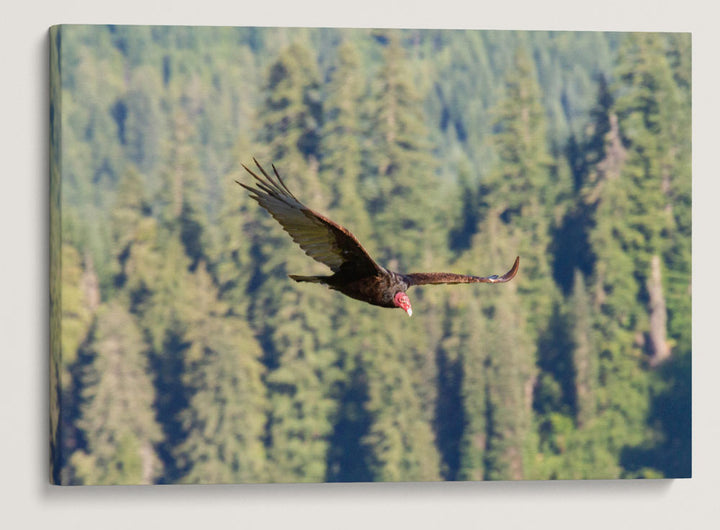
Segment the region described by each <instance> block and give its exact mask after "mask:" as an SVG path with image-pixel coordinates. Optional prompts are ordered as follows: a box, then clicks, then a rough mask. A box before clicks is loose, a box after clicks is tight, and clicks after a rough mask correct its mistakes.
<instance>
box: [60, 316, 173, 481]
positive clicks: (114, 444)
mask: <svg viewBox="0 0 720 530" xmlns="http://www.w3.org/2000/svg"><path fill="white" fill-rule="evenodd" d="M90 352H91V353H90V355H91V360H90V361H89V363H88V365H87V367H86V369H85V370H84V373H83V376H82V383H83V391H82V397H83V403H82V404H81V406H80V411H81V418H80V420H79V421H78V425H79V427H80V429H81V430H82V434H83V438H84V439H85V448H84V449H79V450H78V451H76V452H75V453H74V454H73V455H72V457H71V459H70V463H71V466H72V469H73V476H74V477H75V480H77V481H78V482H79V483H81V484H151V483H153V482H154V481H155V480H156V479H157V477H158V476H159V475H160V470H161V463H160V459H159V458H158V455H157V452H156V450H155V444H157V443H158V442H159V441H160V440H161V439H162V432H161V430H160V427H159V425H158V423H157V422H156V419H155V415H154V409H153V402H154V399H155V390H154V387H153V385H152V381H151V380H150V377H149V376H148V359H147V351H146V348H145V344H144V343H143V340H142V335H141V333H140V330H139V328H138V326H137V324H136V323H135V322H134V320H133V318H132V316H131V315H130V314H129V313H128V312H127V311H126V310H125V309H123V307H122V306H120V305H119V304H117V303H111V304H110V305H108V306H105V307H103V308H101V310H100V311H99V313H98V322H97V327H96V330H95V332H94V335H93V340H92V343H91V346H90Z"/></svg>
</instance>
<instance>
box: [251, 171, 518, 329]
mask: <svg viewBox="0 0 720 530" xmlns="http://www.w3.org/2000/svg"><path fill="white" fill-rule="evenodd" d="M255 164H256V165H257V167H258V169H259V170H260V173H261V174H262V176H260V175H258V174H256V173H255V172H253V171H251V170H250V169H248V168H247V167H246V166H243V167H245V169H246V170H247V171H248V173H250V174H251V175H252V176H253V177H254V178H255V180H256V186H257V187H255V188H253V187H250V186H247V185H245V184H243V183H242V182H238V184H240V186H242V187H243V188H245V189H247V190H248V191H249V192H250V193H251V197H252V198H253V199H255V200H256V201H257V202H258V203H259V204H260V206H262V207H263V208H265V209H266V210H267V211H268V212H269V213H270V215H272V216H273V217H274V218H275V219H276V220H277V221H278V222H279V223H280V225H281V226H282V227H283V228H284V229H285V231H286V232H287V233H288V234H290V237H292V239H293V241H295V242H296V243H297V244H298V245H299V246H300V248H302V249H303V250H304V251H305V253H306V254H307V255H308V256H310V257H311V258H313V259H315V260H317V261H319V262H320V263H323V264H325V265H327V266H328V267H330V269H331V270H332V271H333V273H334V274H332V275H329V276H297V275H292V274H291V275H290V277H291V278H292V279H293V280H295V281H298V282H312V283H321V284H324V285H327V286H328V287H330V288H331V289H334V290H336V291H339V292H341V293H343V294H344V295H346V296H349V297H350V298H354V299H356V300H360V301H363V302H367V303H368V304H372V305H376V306H381V307H400V308H402V309H403V310H404V311H406V312H407V313H408V315H412V308H411V306H410V300H409V298H408V297H407V295H406V294H405V293H406V291H407V290H408V289H409V288H410V287H412V286H413V285H428V284H441V283H504V282H508V281H510V280H512V279H513V278H514V277H515V275H516V274H517V271H518V268H519V264H520V258H516V259H515V263H514V264H513V266H512V268H511V269H510V270H509V271H508V272H507V273H505V274H504V275H502V276H497V275H493V276H471V275H466V274H453V273H447V272H420V273H411V274H400V273H397V272H393V271H391V270H388V269H385V268H383V267H381V266H380V265H378V264H377V263H375V261H374V260H373V259H372V258H371V257H370V255H369V254H368V253H367V251H366V250H365V249H364V248H363V247H362V245H361V244H360V242H359V241H358V240H357V238H356V237H355V236H354V235H353V234H352V233H351V232H350V231H349V230H347V229H346V228H343V227H342V226H340V225H338V224H337V223H334V222H333V221H331V220H330V219H328V218H327V217H325V216H323V215H321V214H319V213H317V212H315V211H313V210H311V209H310V208H308V207H306V206H305V205H303V204H302V203H301V202H300V201H299V200H298V199H297V198H296V197H295V196H294V195H293V194H292V193H291V192H290V190H289V189H288V188H287V186H285V183H284V182H283V180H282V179H281V178H280V175H279V174H278V172H277V170H276V169H275V166H273V172H274V176H271V175H269V174H268V173H267V172H266V171H265V170H264V169H263V168H262V166H260V164H258V162H257V160H255Z"/></svg>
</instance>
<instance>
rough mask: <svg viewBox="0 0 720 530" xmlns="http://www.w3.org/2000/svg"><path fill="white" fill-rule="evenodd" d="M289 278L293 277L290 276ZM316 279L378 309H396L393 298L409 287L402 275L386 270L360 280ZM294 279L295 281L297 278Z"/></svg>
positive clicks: (342, 277)
mask: <svg viewBox="0 0 720 530" xmlns="http://www.w3.org/2000/svg"><path fill="white" fill-rule="evenodd" d="M291 278H293V277H292V276H291ZM316 278H318V279H320V280H321V281H320V283H323V284H325V285H327V286H328V287H330V289H334V290H336V291H340V292H341V293H342V294H344V295H346V296H349V297H350V298H354V299H355V300H360V301H362V302H367V303H368V304H372V305H378V306H380V307H397V306H396V305H395V303H394V302H393V297H394V296H395V294H397V293H398V292H403V293H404V292H406V291H407V290H408V288H409V287H410V286H409V285H408V283H407V279H406V278H405V277H404V276H403V275H401V274H398V273H396V272H392V271H388V270H386V269H383V271H382V272H381V273H378V274H376V275H373V276H365V277H360V278H354V277H344V276H342V275H337V274H333V275H332V276H327V277H324V278H323V277H322V276H318V277H316ZM294 279H297V277H295V278H294ZM300 281H302V280H300Z"/></svg>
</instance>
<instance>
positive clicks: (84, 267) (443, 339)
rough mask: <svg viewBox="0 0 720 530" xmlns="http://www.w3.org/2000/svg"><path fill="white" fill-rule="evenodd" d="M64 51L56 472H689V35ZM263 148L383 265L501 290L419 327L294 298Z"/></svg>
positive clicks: (352, 33) (56, 211) (224, 34)
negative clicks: (253, 177)
mask: <svg viewBox="0 0 720 530" xmlns="http://www.w3.org/2000/svg"><path fill="white" fill-rule="evenodd" d="M52 42H53V46H52V49H53V61H52V69H53V70H52V72H51V73H52V80H53V85H52V87H51V96H52V98H53V102H52V106H51V110H52V115H51V131H52V134H53V136H52V147H53V154H54V156H53V157H52V158H51V175H52V181H51V182H52V190H53V192H54V193H55V195H53V198H54V199H53V202H52V212H51V219H52V220H53V223H54V225H55V226H56V227H58V228H59V227H60V226H61V227H62V230H61V231H60V230H57V231H54V232H53V235H52V245H53V247H52V252H51V257H52V260H53V269H52V270H53V271H54V274H53V276H52V278H51V289H52V304H51V305H52V307H53V318H52V322H53V328H52V333H53V342H52V345H53V364H52V367H53V376H52V377H51V380H52V381H53V386H52V401H53V407H54V408H53V413H52V415H51V418H52V422H51V429H52V431H53V436H54V438H53V463H54V468H53V477H54V480H56V481H58V482H62V483H73V484H96V483H103V484H104V483H123V484H126V483H173V482H185V483H218V482H220V483H231V482H303V481H310V482H317V481H416V480H485V479H489V480H495V479H558V478H629V477H684V476H689V475H690V472H691V467H690V462H691V460H690V449H691V444H690V394H691V392H690V369H691V327H690V317H691V314H690V307H691V304H690V292H691V276H690V275H691V246H690V242H691V222H690V219H691V215H690V214H691V211H690V209H691V193H690V192H691V176H690V156H691V146H690V90H691V87H690V78H691V76H690V38H689V36H688V35H680V34H602V33H547V32H534V33H529V32H493V31H489V32H474V31H434V30H429V31H419V30H405V31H391V30H385V31H370V30H338V29H322V30H321V29H318V30H309V29H257V28H189V27H115V26H102V27H101V26H96V27H92V26H64V27H62V28H61V29H60V30H59V31H53V40H52ZM253 156H255V157H257V158H258V160H260V161H261V162H263V163H265V164H267V165H269V164H270V162H272V163H274V164H275V165H276V167H277V168H278V170H279V171H280V172H281V174H283V176H284V178H285V180H286V182H287V184H288V185H289V186H290V188H291V189H293V190H294V192H295V193H296V194H297V195H298V197H300V198H301V199H302V200H303V201H304V202H305V203H306V204H308V205H309V206H311V207H313V208H315V209H317V210H319V211H321V212H324V213H326V214H328V215H329V216H330V217H332V218H333V219H335V220H337V221H338V222H340V223H342V224H343V225H345V226H347V227H348V228H350V229H351V230H352V231H353V232H354V233H355V234H356V235H357V236H358V238H359V239H360V240H361V241H362V242H363V244H364V245H365V246H366V248H367V249H368V250H369V251H370V252H371V254H373V255H374V256H375V257H376V258H377V259H378V261H379V262H380V263H381V264H383V265H385V266H387V267H389V268H394V269H397V270H402V271H405V272H414V271H430V270H446V271H454V272H461V273H472V274H483V275H484V274H491V273H502V272H504V271H505V270H506V269H507V267H508V266H509V265H510V264H511V263H512V260H513V259H514V257H515V256H516V255H520V256H521V269H520V273H519V275H518V277H517V278H516V279H515V280H514V281H513V282H511V283H508V284H504V285H479V286H477V285H476V286H445V287H429V288H418V289H414V290H412V291H411V292H410V296H411V297H412V299H413V308H414V311H415V313H414V316H413V317H412V318H411V319H408V318H407V316H406V315H405V314H404V313H403V312H401V311H391V310H386V309H381V308H377V307H373V306H369V305H365V304H362V303H359V302H356V301H354V300H351V299H348V298H345V297H342V296H341V295H339V294H337V293H333V292H331V291H329V290H327V289H324V288H322V287H319V286H316V285H308V284H296V283H294V282H292V281H291V280H289V279H288V277H287V274H288V273H296V274H315V273H322V271H323V268H322V267H321V266H320V265H319V264H317V263H314V262H313V261H312V260H310V259H309V258H307V256H305V255H304V254H303V253H302V251H301V250H300V249H299V248H297V247H296V246H295V245H294V244H293V243H292V241H291V240H290V238H289V237H287V234H285V233H284V232H283V231H282V230H281V228H280V227H279V226H278V225H277V223H276V222H275V221H274V220H273V219H272V218H271V217H270V216H269V215H268V214H267V213H266V212H265V211H264V210H261V209H260V208H259V207H258V205H257V204H256V203H254V202H253V201H251V200H250V199H249V197H248V195H247V193H245V192H244V190H242V189H241V188H239V187H238V186H237V185H236V184H235V183H234V182H233V180H235V179H243V180H247V179H248V175H247V174H245V173H244V170H243V169H242V167H241V164H243V163H245V164H248V163H252V162H251V161H252V157H253ZM60 183H61V185H60ZM56 383H57V385H56ZM58 406H59V407H60V408H59V409H58Z"/></svg>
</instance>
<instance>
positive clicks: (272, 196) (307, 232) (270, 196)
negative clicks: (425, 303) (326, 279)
mask: <svg viewBox="0 0 720 530" xmlns="http://www.w3.org/2000/svg"><path fill="white" fill-rule="evenodd" d="M253 161H254V162H255V164H256V165H257V167H258V169H259V170H260V173H262V175H258V174H257V173H255V172H253V171H252V170H250V169H249V168H248V167H247V166H245V165H243V167H244V168H245V170H246V171H247V172H248V173H250V174H251V175H252V176H253V177H255V180H256V182H255V185H256V187H251V186H247V185H245V184H243V183H242V182H238V181H235V182H237V183H238V184H240V186H242V187H243V188H245V189H246V190H248V191H249V192H250V196H251V197H252V198H253V199H255V200H256V201H257V202H258V204H260V206H262V207H263V208H265V209H266V210H267V211H268V212H270V215H272V216H273V217H274V218H275V220H276V221H277V222H278V223H280V224H281V225H282V227H283V228H284V229H285V231H286V232H287V233H288V234H290V237H292V239H293V241H295V243H297V244H298V245H300V248H302V249H303V250H304V251H305V253H306V254H307V255H308V256H310V257H311V258H313V259H315V260H317V261H319V262H320V263H323V264H325V265H327V266H328V267H330V269H331V270H332V271H333V272H336V273H337V272H341V271H342V272H343V273H348V274H352V275H358V276H365V275H373V274H376V273H378V272H381V271H382V269H381V268H380V267H379V266H378V265H377V263H375V261H373V259H372V258H371V257H370V255H369V254H368V253H367V251H366V250H365V249H364V248H363V247H362V245H361V244H360V242H359V241H358V240H357V238H356V237H355V236H354V235H353V234H352V233H351V232H350V231H349V230H348V229H346V228H343V227H342V226H340V225H338V224H337V223H334V222H333V221H331V220H330V219H328V218H327V217H325V216H324V215H321V214H319V213H317V212H315V211H313V210H311V209H310V208H308V207H307V206H305V205H304V204H303V203H301V202H300V201H299V200H298V199H297V198H296V197H295V196H294V195H293V194H292V193H291V192H290V190H289V189H288V188H287V186H286V185H285V183H284V182H283V180H282V178H280V174H279V173H278V172H277V169H275V165H274V164H273V166H272V168H273V172H274V173H275V175H274V176H272V175H269V174H268V173H267V172H266V171H265V170H264V169H263V168H262V166H261V165H260V164H259V163H258V161H257V160H255V159H254V158H253Z"/></svg>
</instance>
